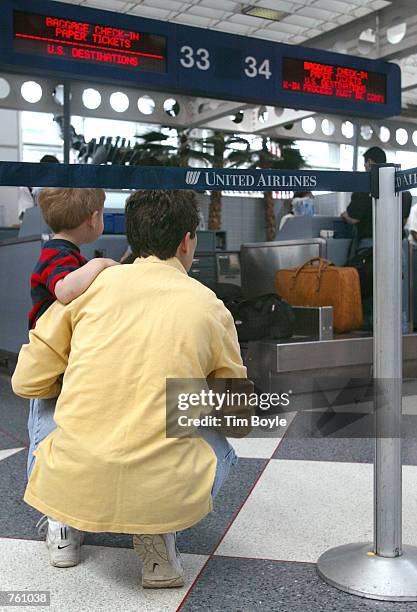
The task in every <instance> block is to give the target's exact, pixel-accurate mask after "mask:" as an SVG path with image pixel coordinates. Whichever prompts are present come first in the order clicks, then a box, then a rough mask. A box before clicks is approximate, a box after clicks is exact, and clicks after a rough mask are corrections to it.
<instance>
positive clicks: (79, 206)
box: [38, 187, 106, 234]
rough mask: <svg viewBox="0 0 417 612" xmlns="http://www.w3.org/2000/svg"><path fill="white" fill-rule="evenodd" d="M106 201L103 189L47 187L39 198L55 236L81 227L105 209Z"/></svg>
mask: <svg viewBox="0 0 417 612" xmlns="http://www.w3.org/2000/svg"><path fill="white" fill-rule="evenodd" d="M105 199H106V195H105V193H104V191H103V189H87V188H85V189H70V188H63V187H45V188H44V189H42V191H41V192H40V193H39V196H38V202H39V206H40V207H41V209H42V214H43V218H44V219H45V222H46V223H47V224H48V225H49V227H50V228H51V230H52V231H53V232H54V233H55V234H57V233H58V232H61V231H63V230H73V229H76V228H77V227H79V226H80V225H81V224H82V223H84V221H86V220H87V219H88V217H89V216H90V215H92V214H93V212H94V211H96V210H101V209H102V208H103V206H104V200H105Z"/></svg>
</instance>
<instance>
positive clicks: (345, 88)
mask: <svg viewBox="0 0 417 612" xmlns="http://www.w3.org/2000/svg"><path fill="white" fill-rule="evenodd" d="M282 87H283V89H285V90H287V91H292V92H299V93H304V94H306V93H307V94H313V95H319V96H329V97H331V98H343V99H344V100H356V101H359V102H369V103H370V104H385V103H386V98H387V94H386V90H387V78H386V76H385V75H384V74H381V73H378V72H369V71H368V70H360V69H359V70H358V69H357V68H350V67H347V66H345V65H344V66H332V65H330V64H322V63H319V62H315V61H312V60H303V59H298V58H289V57H284V58H283V60H282Z"/></svg>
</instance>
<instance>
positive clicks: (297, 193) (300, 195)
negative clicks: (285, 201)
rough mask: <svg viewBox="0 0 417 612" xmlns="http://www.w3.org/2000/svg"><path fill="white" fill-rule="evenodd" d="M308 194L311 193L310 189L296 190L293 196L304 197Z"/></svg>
mask: <svg viewBox="0 0 417 612" xmlns="http://www.w3.org/2000/svg"><path fill="white" fill-rule="evenodd" d="M309 195H313V194H312V193H311V191H296V192H295V193H294V195H293V198H306V197H307V196H309Z"/></svg>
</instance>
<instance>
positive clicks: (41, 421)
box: [27, 399, 238, 497]
mask: <svg viewBox="0 0 417 612" xmlns="http://www.w3.org/2000/svg"><path fill="white" fill-rule="evenodd" d="M55 404H56V399H47V400H45V399H32V400H30V411H29V420H28V431H29V440H30V445H29V454H28V462H27V475H28V478H29V476H30V473H31V471H32V469H33V466H34V463H35V459H36V457H35V456H34V455H33V451H34V450H36V448H37V447H38V444H39V443H40V442H42V440H43V439H44V438H46V436H47V435H48V434H50V433H51V431H53V430H54V429H56V423H55V421H54V412H55ZM200 432H201V437H202V438H204V440H205V441H206V442H207V443H208V444H210V446H211V447H212V449H213V451H214V452H215V454H216V457H217V468H216V475H215V477H214V483H213V488H212V490H211V495H212V497H215V496H216V495H217V493H218V492H219V490H220V488H221V486H222V484H223V482H224V481H225V480H226V478H227V477H228V475H229V472H230V468H231V467H232V466H233V465H235V464H236V463H237V461H238V458H237V456H236V453H235V451H234V449H233V447H232V446H231V445H230V444H229V442H228V440H227V438H226V437H225V436H224V435H223V434H221V433H219V432H218V431H215V430H214V429H207V428H203V427H202V428H200Z"/></svg>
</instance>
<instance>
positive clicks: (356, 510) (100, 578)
mask: <svg viewBox="0 0 417 612" xmlns="http://www.w3.org/2000/svg"><path fill="white" fill-rule="evenodd" d="M27 409H28V402H26V401H24V400H20V399H19V398H15V397H14V396H13V395H12V393H11V391H10V378H9V374H8V373H7V372H6V371H5V370H3V371H0V500H1V503H0V577H1V578H0V590H42V591H45V590H46V591H50V593H51V606H50V608H49V610H51V612H84V611H85V612H90V611H91V612H93V611H95V610H97V611H98V610H99V611H102V612H113V611H118V610H124V611H126V612H130V611H132V612H133V611H138V612H148V611H152V612H153V611H154V612H165V611H175V610H179V609H181V610H183V611H187V612H197V611H200V610H201V611H204V612H217V611H219V612H220V611H221V612H254V611H258V610H259V611H262V612H269V611H271V612H272V611H273V612H275V611H276V612H278V611H279V612H299V611H300V612H301V611H303V612H339V611H340V612H355V611H359V612H362V611H364V612H365V611H368V610H369V611H374V610H375V611H378V612H417V603H416V604H415V603H404V604H403V603H396V604H393V603H385V602H374V601H370V600H366V599H361V598H358V597H354V596H351V595H347V594H345V593H341V592H340V591H338V590H336V589H334V588H332V587H330V586H328V585H327V584H325V583H324V582H323V581H322V580H321V579H320V578H319V577H318V575H317V573H316V568H315V563H316V561H317V558H318V556H319V555H320V554H321V553H322V552H323V551H325V550H326V549H328V548H329V547H332V546H335V545H338V544H342V543H348V542H355V541H366V540H368V541H370V540H371V539H372V518H373V509H372V471H373V469H372V461H373V442H372V441H371V440H363V439H362V440H361V439H343V438H342V439H334V438H333V439H332V438H308V437H303V435H302V434H303V432H305V430H306V427H307V424H306V419H307V418H309V417H307V416H306V414H305V413H300V414H298V415H297V416H296V417H295V418H294V419H293V421H292V423H291V427H290V430H289V432H288V434H287V436H286V437H284V439H283V440H280V439H277V438H271V437H269V438H265V439H256V438H248V439H245V440H237V441H234V442H235V448H236V450H237V452H238V454H239V456H240V457H241V459H240V461H239V463H238V465H237V466H236V468H235V469H234V471H233V473H232V474H231V476H230V478H229V480H228V482H227V483H226V484H225V486H224V488H223V490H222V491H221V492H220V494H219V496H218V498H217V499H216V502H215V508H214V512H212V513H211V514H210V515H209V516H207V517H206V518H205V519H204V520H203V521H201V522H200V523H199V524H198V525H196V526H194V527H193V528H192V529H188V530H187V531H184V532H182V533H180V534H179V537H178V543H179V547H180V549H181V551H182V552H183V557H184V564H185V568H186V587H184V588H183V589H172V590H168V591H143V590H142V589H141V588H140V587H139V586H138V584H139V580H140V564H139V561H138V560H137V558H136V556H135V554H134V552H133V550H132V549H131V539H130V537H128V536H125V535H117V534H88V535H87V537H86V540H85V545H84V546H83V548H82V562H81V563H80V565H79V566H77V567H75V568H70V569H55V568H52V567H51V566H49V564H48V561H47V552H46V548H45V546H44V544H43V543H42V542H41V541H40V537H39V536H38V534H37V532H36V529H35V524H36V521H37V520H38V518H39V514H38V513H37V512H36V511H35V510H33V509H32V508H30V507H29V506H27V505H26V504H25V503H24V502H23V501H22V496H23V492H24V488H25V479H26V476H25V474H26V454H27V447H26V445H27V435H26V419H27ZM291 432H292V435H290V433H291ZM404 463H405V464H406V465H405V467H404V469H403V480H404V486H403V491H404V520H403V526H404V542H406V543H409V544H414V545H417V440H416V442H414V439H411V440H407V441H406V442H405V444H404ZM42 609H43V608H39V607H36V608H35V607H33V608H32V607H13V608H9V607H7V608H6V607H4V608H2V607H1V606H0V610H4V612H7V610H18V611H20V610H21V611H22V612H23V611H24V610H34V611H36V610H42Z"/></svg>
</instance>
